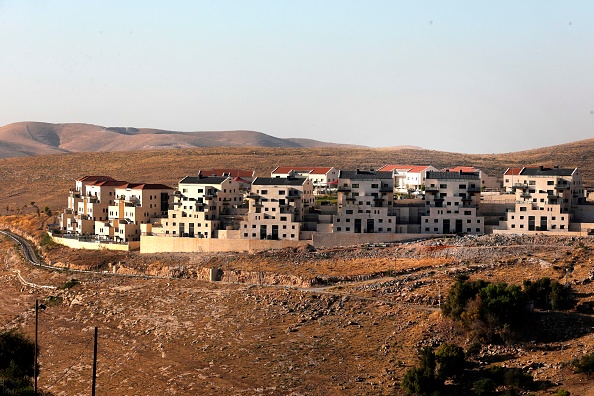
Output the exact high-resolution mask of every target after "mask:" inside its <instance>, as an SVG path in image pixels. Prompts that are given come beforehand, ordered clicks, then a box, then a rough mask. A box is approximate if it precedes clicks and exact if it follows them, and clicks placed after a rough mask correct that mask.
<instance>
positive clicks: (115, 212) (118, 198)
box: [60, 176, 173, 242]
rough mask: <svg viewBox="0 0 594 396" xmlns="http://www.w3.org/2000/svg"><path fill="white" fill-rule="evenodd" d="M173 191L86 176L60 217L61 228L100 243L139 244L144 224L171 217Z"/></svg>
mask: <svg viewBox="0 0 594 396" xmlns="http://www.w3.org/2000/svg"><path fill="white" fill-rule="evenodd" d="M171 192H173V189H172V188H171V187H168V186H165V185H162V184H132V183H128V182H126V181H119V180H115V179H112V178H110V177H107V176H85V177H83V178H81V179H78V180H77V181H76V188H75V189H74V190H71V191H70V194H69V196H68V208H67V209H65V210H64V212H63V213H62V214H61V215H60V229H61V231H62V232H64V233H67V234H76V235H85V236H89V237H92V238H96V239H99V240H108V241H115V242H129V241H136V240H139V238H140V224H146V223H149V222H151V221H154V219H159V218H160V217H163V216H164V215H166V214H167V209H168V206H169V195H170V193H171Z"/></svg>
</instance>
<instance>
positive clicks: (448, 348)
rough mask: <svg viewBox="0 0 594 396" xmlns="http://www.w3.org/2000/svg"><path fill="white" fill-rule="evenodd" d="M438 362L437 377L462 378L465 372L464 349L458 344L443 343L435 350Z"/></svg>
mask: <svg viewBox="0 0 594 396" xmlns="http://www.w3.org/2000/svg"><path fill="white" fill-rule="evenodd" d="M435 360H436V361H437V363H438V369H437V377H438V378H439V379H440V380H444V381H445V380H446V379H449V378H460V377H461V376H462V374H463V373H464V368H465V365H466V358H465V357H464V350H463V349H462V348H460V347H459V346H457V345H454V344H449V343H443V344H441V345H440V346H439V348H437V351H436V352H435Z"/></svg>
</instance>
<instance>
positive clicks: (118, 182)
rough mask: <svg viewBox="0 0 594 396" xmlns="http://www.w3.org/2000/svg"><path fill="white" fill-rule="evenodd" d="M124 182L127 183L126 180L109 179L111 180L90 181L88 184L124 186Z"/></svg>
mask: <svg viewBox="0 0 594 396" xmlns="http://www.w3.org/2000/svg"><path fill="white" fill-rule="evenodd" d="M126 184H128V182H127V181H122V180H114V179H111V180H107V181H96V182H93V183H90V184H89V186H99V187H120V186H125V185H126Z"/></svg>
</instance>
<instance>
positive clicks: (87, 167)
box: [0, 139, 594, 214]
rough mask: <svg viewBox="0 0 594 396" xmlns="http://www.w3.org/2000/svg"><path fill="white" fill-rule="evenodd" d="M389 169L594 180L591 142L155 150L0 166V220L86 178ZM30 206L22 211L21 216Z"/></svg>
mask: <svg viewBox="0 0 594 396" xmlns="http://www.w3.org/2000/svg"><path fill="white" fill-rule="evenodd" d="M388 163H410V164H432V165H434V166H436V167H438V168H441V167H446V166H454V165H474V166H476V167H478V168H481V169H483V170H484V171H485V172H487V173H488V174H490V175H498V176H499V175H502V174H503V172H504V171H505V169H506V168H507V167H510V166H525V165H526V166H529V165H541V164H543V165H559V166H561V167H576V166H579V167H580V169H581V170H582V172H583V175H584V178H585V180H587V181H589V182H592V181H594V139H590V140H584V141H581V142H576V143H571V144H567V145H562V146H556V147H552V148H543V149H538V150H531V151H526V152H518V153H509V154H491V155H467V154H456V153H446V152H440V151H428V150H412V149H411V150H388V149H344V148H323V149H320V148H318V149H294V148H261V147H258V148H254V147H252V148H225V147H212V148H196V149H176V150H159V151H135V152H111V153H107V152H101V153H77V154H59V155H48V156H38V157H24V158H8V159H2V160H0V180H2V189H1V191H0V214H6V213H7V212H6V209H7V207H8V209H9V213H13V214H14V213H15V211H16V210H17V208H19V210H20V208H23V207H24V206H25V205H29V203H30V202H31V201H35V202H37V205H38V206H40V207H43V206H46V205H47V206H49V207H50V208H51V209H53V210H58V209H61V208H63V207H65V205H66V193H67V191H68V189H69V188H72V187H73V186H74V180H75V179H77V178H79V177H81V176H85V175H97V174H101V175H109V176H112V177H115V178H117V179H121V180H128V181H130V182H147V183H164V184H167V185H170V186H172V187H175V186H177V182H178V181H179V180H180V179H182V178H183V177H184V176H187V175H192V174H196V172H197V171H198V170H199V169H207V168H208V169H210V168H223V167H227V168H242V169H254V170H255V171H256V173H257V175H259V176H268V175H269V174H270V172H271V171H272V170H273V169H274V168H275V167H276V166H278V165H281V164H286V165H303V164H308V165H312V166H324V165H326V166H335V167H337V168H341V169H355V168H362V169H364V168H375V169H377V168H378V167H380V166H382V165H384V164H388ZM27 210H28V211H31V208H30V207H29V208H25V211H27Z"/></svg>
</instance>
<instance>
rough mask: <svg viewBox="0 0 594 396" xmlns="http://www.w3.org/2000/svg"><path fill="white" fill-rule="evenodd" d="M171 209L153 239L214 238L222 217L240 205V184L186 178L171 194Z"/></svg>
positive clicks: (224, 179)
mask: <svg viewBox="0 0 594 396" xmlns="http://www.w3.org/2000/svg"><path fill="white" fill-rule="evenodd" d="M173 197H174V198H173V205H172V209H170V210H169V212H168V214H167V219H165V220H163V221H162V223H161V226H162V227H161V229H158V228H156V227H154V228H152V233H153V234H154V235H159V234H162V235H163V234H164V235H165V236H177V237H189V238H217V236H218V231H219V230H220V229H223V225H224V222H223V216H224V214H225V213H226V212H228V211H229V210H230V209H231V208H236V207H237V206H240V205H242V203H243V194H242V192H241V190H240V187H239V182H238V181H236V180H235V179H234V178H233V177H231V176H203V175H202V173H201V172H198V176H186V177H185V178H183V179H182V180H180V181H179V185H178V190H177V191H175V193H174V194H173Z"/></svg>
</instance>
